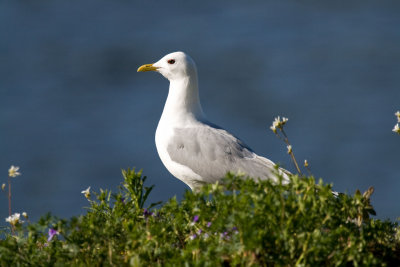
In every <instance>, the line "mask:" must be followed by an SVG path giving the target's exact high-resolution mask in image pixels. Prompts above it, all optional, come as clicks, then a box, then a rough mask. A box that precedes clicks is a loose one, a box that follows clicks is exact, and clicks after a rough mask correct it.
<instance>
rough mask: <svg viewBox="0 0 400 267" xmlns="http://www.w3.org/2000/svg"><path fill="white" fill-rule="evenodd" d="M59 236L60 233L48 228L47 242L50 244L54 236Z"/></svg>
mask: <svg viewBox="0 0 400 267" xmlns="http://www.w3.org/2000/svg"><path fill="white" fill-rule="evenodd" d="M59 234H60V233H59V232H58V231H57V230H56V229H53V228H50V229H49V238H47V242H50V241H51V240H52V239H53V237H54V236H55V235H59Z"/></svg>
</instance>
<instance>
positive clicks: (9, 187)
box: [8, 177, 11, 216]
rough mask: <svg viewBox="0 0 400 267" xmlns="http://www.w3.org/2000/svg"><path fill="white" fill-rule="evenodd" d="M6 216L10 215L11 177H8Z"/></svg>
mask: <svg viewBox="0 0 400 267" xmlns="http://www.w3.org/2000/svg"><path fill="white" fill-rule="evenodd" d="M8 216H11V178H10V177H8Z"/></svg>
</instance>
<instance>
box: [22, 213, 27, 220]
mask: <svg viewBox="0 0 400 267" xmlns="http://www.w3.org/2000/svg"><path fill="white" fill-rule="evenodd" d="M22 216H24V218H25V219H28V213H26V212H25V211H24V212H22Z"/></svg>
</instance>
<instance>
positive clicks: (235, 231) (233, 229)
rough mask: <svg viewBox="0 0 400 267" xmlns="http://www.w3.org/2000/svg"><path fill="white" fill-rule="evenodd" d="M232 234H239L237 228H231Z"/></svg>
mask: <svg viewBox="0 0 400 267" xmlns="http://www.w3.org/2000/svg"><path fill="white" fill-rule="evenodd" d="M232 232H233V233H234V234H238V233H239V230H238V228H237V227H236V226H234V227H233V228H232Z"/></svg>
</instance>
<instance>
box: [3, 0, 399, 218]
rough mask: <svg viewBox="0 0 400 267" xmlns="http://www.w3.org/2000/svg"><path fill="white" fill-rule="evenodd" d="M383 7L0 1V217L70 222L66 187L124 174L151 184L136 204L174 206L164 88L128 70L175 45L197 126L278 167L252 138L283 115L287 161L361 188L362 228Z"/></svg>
mask: <svg viewBox="0 0 400 267" xmlns="http://www.w3.org/2000/svg"><path fill="white" fill-rule="evenodd" d="M167 2H168V3H167ZM228 3H229V4H228ZM399 11H400V2H398V1H379V2H378V1H335V2H333V1H331V2H326V1H323V2H322V1H300V2H296V1H289V0H285V1H247V2H241V1H229V2H216V1H201V2H199V3H197V4H196V3H189V2H188V1H173V2H171V1H156V2H151V1H122V0H120V1H112V2H111V1H100V0H96V1H94V0H93V1H87V0H85V1H83V0H82V1H29V2H28V1H2V2H1V3H0V33H1V35H0V59H1V61H0V62H1V64H0V152H1V153H0V171H1V172H0V173H2V175H0V183H3V182H6V179H7V170H8V168H9V166H10V165H11V164H14V165H18V166H20V167H21V172H22V176H19V177H17V178H15V179H14V180H13V210H14V211H15V212H22V211H26V212H28V214H29V215H30V216H31V218H32V219H37V218H38V217H39V216H40V215H43V214H44V213H45V212H47V211H51V212H52V213H53V214H55V215H58V216H61V217H67V216H71V215H78V214H81V213H84V212H85V209H84V208H83V207H85V206H88V203H87V201H86V199H85V198H84V197H83V195H82V194H81V193H80V192H81V191H82V190H84V189H86V188H87V187H88V186H89V185H90V186H91V187H92V188H93V189H95V190H98V189H99V188H103V189H105V188H109V189H112V190H116V188H117V186H118V185H119V184H120V182H121V181H122V178H121V175H120V169H121V168H126V167H131V166H136V167H137V168H139V169H140V168H143V169H144V173H145V174H146V175H147V176H148V183H149V184H155V186H156V187H155V189H154V192H153V194H152V195H151V197H150V201H154V202H155V201H158V200H167V199H169V198H171V197H173V196H174V195H177V196H178V198H180V197H181V196H182V195H183V192H184V190H186V189H188V188H187V187H186V186H185V185H184V184H183V183H182V182H180V181H179V180H177V179H175V178H174V177H172V176H171V175H170V174H169V173H168V171H167V170H166V169H165V168H164V166H163V165H162V163H161V161H160V160H159V158H158V155H157V151H156V148H155V143H154V133H155V129H156V127H157V123H158V120H159V117H160V115H161V112H162V108H163V105H164V101H165V99H166V96H167V88H168V82H167V81H166V80H165V79H164V78H163V77H162V76H161V75H159V74H156V73H136V69H137V67H138V66H140V65H142V64H145V63H152V62H155V61H157V60H158V59H159V58H160V57H162V56H163V55H165V54H166V53H169V52H173V51H177V50H182V51H185V52H187V53H188V54H190V55H191V56H192V58H194V60H195V61H196V62H197V67H198V70H199V80H200V90H201V92H200V94H201V100H202V104H203V109H204V110H205V112H206V113H207V115H208V117H209V119H210V120H211V121H213V122H214V123H217V124H219V125H221V126H223V127H225V128H226V129H228V130H230V131H231V132H233V133H235V135H237V136H239V137H240V138H241V139H243V140H245V142H246V143H247V144H248V145H249V146H250V147H252V148H253V149H254V150H255V151H256V152H258V153H259V154H261V155H264V156H266V157H268V158H270V159H272V160H273V161H275V162H279V163H281V164H283V165H284V166H286V167H287V168H288V169H290V170H292V171H294V168H293V166H292V164H291V162H290V159H289V157H288V155H287V154H286V147H285V145H284V144H283V143H282V142H281V141H280V140H278V139H277V138H276V137H275V136H274V134H273V133H272V132H271V131H270V130H269V129H268V128H269V126H270V124H271V122H272V120H273V118H274V117H275V116H277V115H281V116H285V117H288V118H289V123H288V125H287V128H286V131H287V133H288V135H289V138H290V140H291V142H292V145H293V148H294V152H295V154H296V157H297V158H298V160H299V161H303V160H304V159H307V160H308V161H309V163H310V167H311V170H312V172H313V173H314V175H315V176H316V177H323V178H324V180H325V181H326V182H329V183H333V184H334V189H335V190H337V191H342V192H349V193H354V191H355V190H356V189H360V190H361V191H365V190H366V189H367V188H368V187H369V186H374V187H375V193H374V195H373V197H372V203H373V205H374V207H375V209H376V210H377V213H378V218H383V219H384V218H390V219H395V218H397V217H398V216H400V194H399V193H398V192H399V191H400V175H399V173H400V172H399V171H400V164H399V162H400V154H399V149H400V136H398V135H396V134H394V133H393V132H392V131H391V130H392V128H393V126H394V125H395V122H396V118H395V116H394V112H396V111H397V110H399V109H400V64H399V62H400V16H399ZM6 216H8V211H7V198H6V195H5V194H2V195H1V196H0V220H1V221H4V220H3V219H1V217H4V218H5V217H6Z"/></svg>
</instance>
